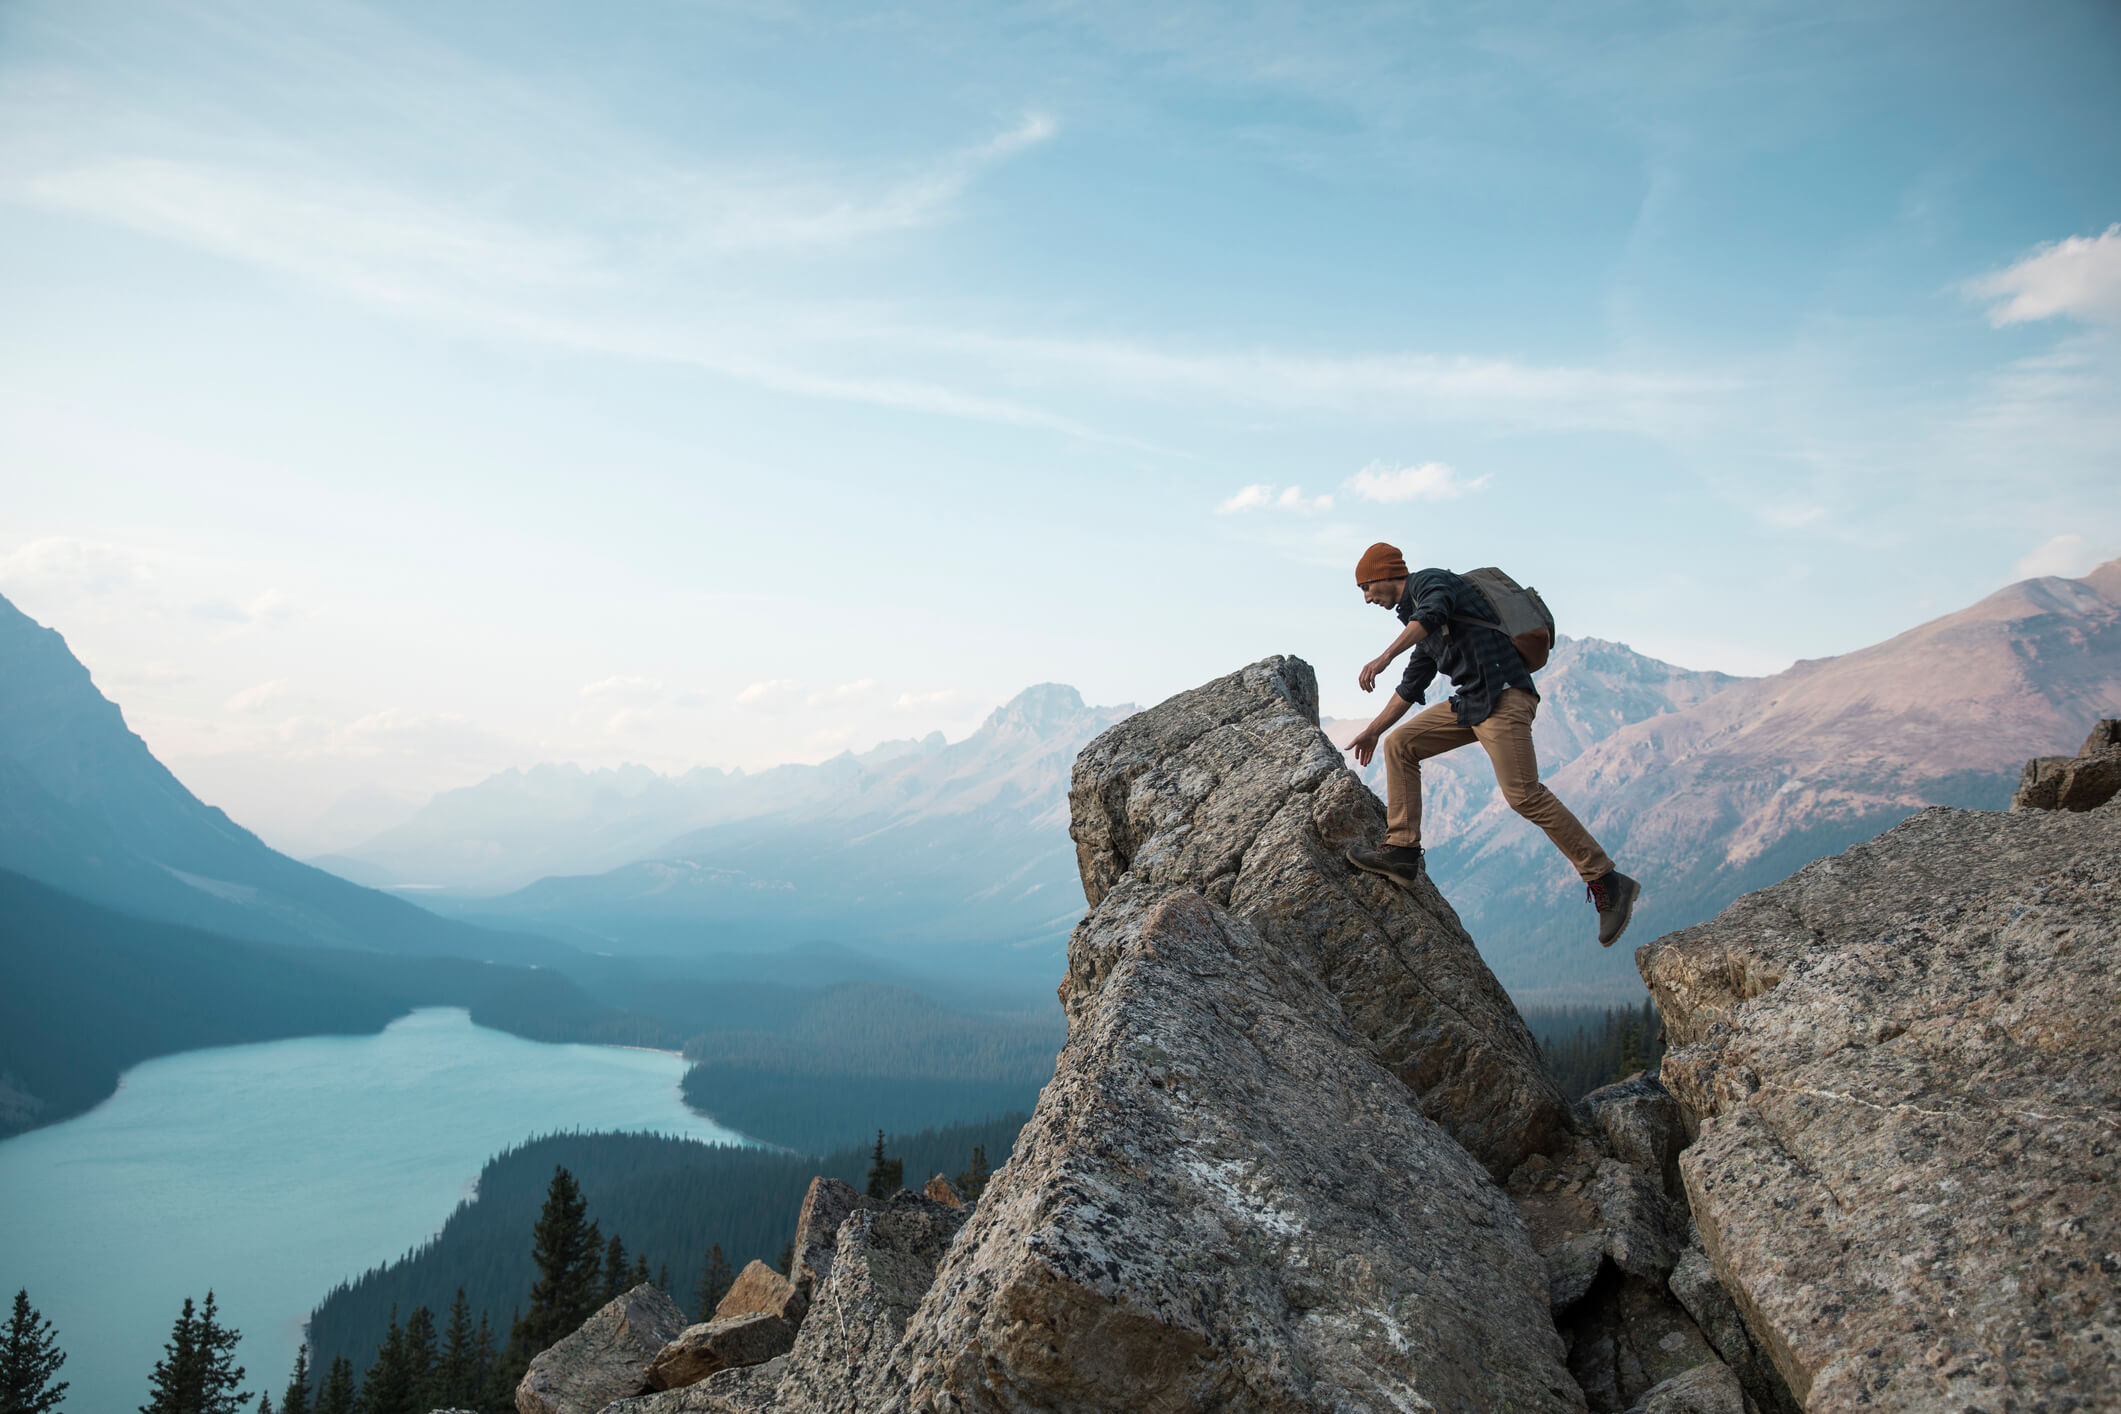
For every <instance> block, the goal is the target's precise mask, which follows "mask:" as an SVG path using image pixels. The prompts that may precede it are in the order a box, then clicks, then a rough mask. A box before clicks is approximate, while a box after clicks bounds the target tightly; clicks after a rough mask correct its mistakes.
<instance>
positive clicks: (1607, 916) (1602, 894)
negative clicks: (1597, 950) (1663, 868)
mask: <svg viewBox="0 0 2121 1414" xmlns="http://www.w3.org/2000/svg"><path fill="white" fill-rule="evenodd" d="M1583 891H1584V894H1585V896H1586V897H1588V898H1589V899H1590V900H1591V902H1592V903H1593V904H1594V905H1596V906H1597V909H1598V946H1600V947H1602V948H1609V947H1611V946H1613V944H1615V943H1617V942H1619V941H1620V935H1621V934H1622V933H1625V932H1626V931H1627V930H1628V919H1629V918H1631V917H1633V916H1634V913H1635V896H1636V895H1637V894H1640V893H1641V892H1642V885H1640V884H1638V883H1636V882H1635V881H1634V880H1633V879H1630V878H1629V877H1628V876H1627V875H1625V874H1623V873H1621V872H1620V871H1619V870H1618V869H1608V870H1607V871H1606V872H1605V873H1604V874H1602V875H1600V876H1599V877H1598V878H1596V879H1593V880H1591V881H1590V882H1589V883H1588V884H1585V885H1584V886H1583Z"/></svg>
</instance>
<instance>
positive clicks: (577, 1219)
mask: <svg viewBox="0 0 2121 1414" xmlns="http://www.w3.org/2000/svg"><path fill="white" fill-rule="evenodd" d="M588 1215H589V1201H588V1200H587V1199H586V1198H584V1197H583V1196H582V1190H581V1188H580V1187H579V1186H577V1185H576V1183H575V1181H574V1175H573V1174H571V1173H569V1172H568V1171H567V1170H566V1169H565V1168H561V1167H557V1166H556V1167H554V1169H553V1171H552V1183H551V1185H550V1186H549V1187H548V1188H547V1189H546V1190H545V1207H544V1210H543V1211H542V1212H541V1213H539V1215H538V1220H537V1223H536V1224H535V1225H534V1226H533V1227H532V1228H531V1238H532V1248H531V1255H532V1257H533V1258H534V1260H535V1261H536V1262H537V1265H538V1276H537V1280H536V1281H534V1282H532V1283H531V1284H530V1310H529V1311H528V1312H527V1313H525V1314H524V1315H523V1317H522V1318H521V1319H520V1320H518V1321H517V1322H516V1327H515V1329H514V1330H513V1331H511V1332H510V1334H509V1344H510V1345H511V1347H515V1346H520V1347H521V1348H522V1349H523V1350H525V1351H527V1352H528V1353H527V1354H525V1355H524V1357H523V1363H524V1366H525V1367H526V1368H527V1367H528V1365H529V1363H530V1359H531V1357H532V1356H535V1355H537V1354H538V1353H539V1352H541V1351H544V1350H547V1349H549V1348H551V1346H552V1345H554V1344H555V1343H556V1342H558V1341H559V1340H560V1339H562V1338H563V1337H565V1336H568V1335H571V1334H573V1332H574V1330H575V1328H576V1327H577V1326H579V1325H581V1324H582V1322H584V1321H586V1320H588V1319H589V1317H590V1316H591V1315H592V1314H594V1313H595V1311H596V1309H597V1307H598V1306H600V1305H602V1304H603V1303H602V1302H600V1301H598V1300H597V1293H598V1290H599V1285H598V1272H597V1249H598V1247H599V1246H600V1245H601V1241H600V1238H599V1235H598V1233H597V1225H596V1224H595V1223H593V1222H589V1221H587V1218H588ZM511 1353H513V1351H512V1352H511Z"/></svg>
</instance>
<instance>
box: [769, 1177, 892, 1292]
mask: <svg viewBox="0 0 2121 1414" xmlns="http://www.w3.org/2000/svg"><path fill="white" fill-rule="evenodd" d="M877 1206H878V1204H877V1200H876V1199H874V1198H871V1197H869V1196H868V1195H867V1194H865V1193H862V1192H861V1191H860V1190H858V1189H856V1188H855V1187H854V1185H852V1184H850V1183H842V1182H841V1181H840V1180H839V1179H836V1178H825V1177H823V1176H820V1177H817V1178H813V1179H811V1180H810V1187H809V1189H808V1191H806V1192H805V1193H804V1194H803V1206H802V1209H801V1211H800V1212H798V1213H797V1214H796V1220H795V1246H794V1253H795V1256H794V1265H793V1267H792V1268H791V1270H790V1271H789V1273H788V1275H789V1277H790V1278H791V1279H792V1280H793V1281H794V1283H795V1297H796V1300H795V1304H794V1306H793V1307H792V1310H793V1314H792V1315H790V1316H789V1319H790V1320H792V1321H798V1322H800V1321H801V1320H802V1318H803V1313H804V1311H805V1310H806V1309H808V1307H809V1304H810V1293H811V1291H812V1290H813V1289H815V1288H816V1287H817V1286H818V1285H819V1284H820V1283H822V1282H823V1281H824V1280H825V1278H826V1277H828V1276H830V1275H831V1274H832V1254H833V1250H834V1244H835V1243H837V1242H838V1241H839V1233H840V1228H841V1227H842V1226H843V1225H844V1224H845V1223H846V1221H847V1219H848V1218H850V1217H852V1216H854V1215H855V1214H856V1213H858V1212H862V1211H864V1210H867V1209H873V1208H875V1207H877Z"/></svg>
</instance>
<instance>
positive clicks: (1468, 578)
mask: <svg viewBox="0 0 2121 1414" xmlns="http://www.w3.org/2000/svg"><path fill="white" fill-rule="evenodd" d="M1459 578H1460V579H1463V580H1464V581H1465V582H1466V583H1468V584H1470V585H1472V586H1473V587H1474V588H1475V589H1477V590H1479V591H1480V592H1481V595H1482V597H1484V598H1485V599H1486V600H1487V601H1488V607H1489V608H1491V609H1493V610H1494V611H1495V618H1494V619H1476V618H1472V617H1470V616H1467V615H1464V614H1454V615H1452V617H1453V618H1456V619H1457V620H1458V621H1459V622H1461V623H1469V624H1482V625H1485V626H1486V627H1488V628H1492V629H1497V630H1500V631H1501V633H1502V634H1503V635H1504V636H1505V637H1507V638H1508V639H1509V640H1510V642H1512V643H1513V644H1515V645H1517V656H1518V657H1520V658H1522V659H1524V666H1525V671H1527V672H1533V673H1536V672H1538V671H1539V670H1540V669H1541V668H1543V667H1545V666H1546V665H1547V655H1548V654H1549V653H1552V652H1553V651H1554V615H1553V613H1552V612H1551V611H1550V610H1549V609H1548V608H1547V601H1546V600H1544V599H1542V598H1540V597H1539V591H1538V590H1536V589H1528V588H1526V587H1525V586H1523V585H1521V584H1519V583H1518V582H1517V581H1516V580H1514V579H1512V578H1510V577H1509V576H1508V575H1506V574H1504V573H1503V572H1502V571H1501V570H1499V569H1496V568H1494V567H1493V566H1490V567H1489V568H1487V569H1480V570H1467V571H1466V572H1465V573H1464V574H1462V575H1460V576H1459ZM1498 619H1499V620H1500V621H1501V622H1499V623H1498V622H1497V621H1496V620H1498Z"/></svg>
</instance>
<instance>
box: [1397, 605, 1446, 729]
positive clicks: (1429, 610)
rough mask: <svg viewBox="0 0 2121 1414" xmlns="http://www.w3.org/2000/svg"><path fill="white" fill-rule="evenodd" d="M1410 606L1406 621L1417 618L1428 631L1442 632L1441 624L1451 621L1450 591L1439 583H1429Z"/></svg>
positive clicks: (1431, 671)
mask: <svg viewBox="0 0 2121 1414" xmlns="http://www.w3.org/2000/svg"><path fill="white" fill-rule="evenodd" d="M1412 607H1413V610H1414V612H1412V613H1411V614H1409V615H1407V620H1408V622H1410V623H1411V622H1415V621H1417V620H1418V621H1419V622H1420V624H1421V626H1422V627H1423V628H1425V629H1427V630H1428V631H1429V632H1430V633H1442V632H1443V626H1444V625H1445V624H1447V623H1449V622H1450V621H1451V592H1450V590H1448V589H1446V588H1445V587H1444V586H1443V585H1441V584H1432V585H1429V586H1427V587H1426V588H1425V589H1424V591H1423V592H1422V594H1421V596H1420V597H1419V598H1417V599H1415V601H1414V603H1413V606H1412ZM1435 672H1436V669H1435V667H1434V665H1433V664H1432V665H1431V666H1430V669H1429V674H1430V676H1431V677H1433V676H1435ZM1407 700H1408V701H1409V702H1412V701H1414V700H1415V699H1413V698H1411V697H1410V698H1408V699H1407Z"/></svg>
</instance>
